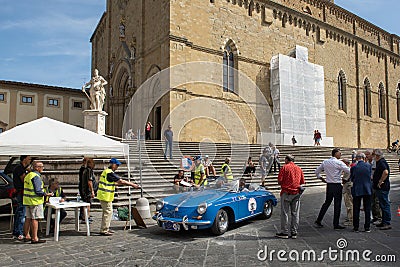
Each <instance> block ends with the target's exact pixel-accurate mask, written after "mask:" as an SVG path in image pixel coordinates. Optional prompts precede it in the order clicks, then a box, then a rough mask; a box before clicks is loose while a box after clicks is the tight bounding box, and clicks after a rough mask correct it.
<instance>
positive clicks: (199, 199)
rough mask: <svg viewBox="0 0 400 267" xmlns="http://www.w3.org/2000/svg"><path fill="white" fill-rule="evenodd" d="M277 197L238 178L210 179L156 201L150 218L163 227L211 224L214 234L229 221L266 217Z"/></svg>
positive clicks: (194, 226) (199, 227)
mask: <svg viewBox="0 0 400 267" xmlns="http://www.w3.org/2000/svg"><path fill="white" fill-rule="evenodd" d="M276 204H277V199H276V197H275V196H274V195H273V194H272V193H270V192H269V191H267V190H265V189H264V188H263V187H258V188H257V189H255V188H253V187H251V186H246V187H243V186H239V180H234V181H232V182H230V183H223V182H222V180H221V179H217V180H215V181H213V182H209V183H208V185H207V186H204V187H201V188H199V189H198V190H191V191H189V192H185V193H181V194H176V195H172V196H169V197H166V198H164V199H163V200H162V201H158V202H157V205H156V214H155V215H154V216H153V219H154V220H156V221H157V223H158V225H159V226H160V227H163V229H165V230H172V231H179V230H180V229H181V228H183V229H185V230H188V229H205V228H211V231H212V232H213V233H214V234H216V235H221V234H223V233H225V232H226V231H227V230H228V227H229V225H230V224H233V223H236V222H240V221H244V220H247V219H250V218H253V217H255V216H260V217H263V218H265V219H268V218H270V217H271V215H272V211H273V206H276Z"/></svg>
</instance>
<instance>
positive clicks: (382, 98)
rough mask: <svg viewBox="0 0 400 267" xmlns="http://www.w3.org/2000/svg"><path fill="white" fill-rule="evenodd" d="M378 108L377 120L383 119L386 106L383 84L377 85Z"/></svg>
mask: <svg viewBox="0 0 400 267" xmlns="http://www.w3.org/2000/svg"><path fill="white" fill-rule="evenodd" d="M378 90H379V91H378V107H379V118H381V119H385V118H386V116H385V113H386V105H385V88H384V87H383V83H379V89H378Z"/></svg>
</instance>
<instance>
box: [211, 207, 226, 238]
mask: <svg viewBox="0 0 400 267" xmlns="http://www.w3.org/2000/svg"><path fill="white" fill-rule="evenodd" d="M228 227H229V216H228V212H227V211H226V210H224V209H220V210H219V211H218V212H217V215H216V216H215V220H214V223H213V225H212V227H211V231H212V232H213V234H215V235H222V234H223V233H225V232H226V231H227V230H228Z"/></svg>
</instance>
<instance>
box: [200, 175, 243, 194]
mask: <svg viewBox="0 0 400 267" xmlns="http://www.w3.org/2000/svg"><path fill="white" fill-rule="evenodd" d="M204 190H222V191H234V192H236V191H238V190H239V179H233V180H232V181H230V182H226V181H225V179H224V178H223V177H216V178H215V179H208V184H207V185H206V186H204Z"/></svg>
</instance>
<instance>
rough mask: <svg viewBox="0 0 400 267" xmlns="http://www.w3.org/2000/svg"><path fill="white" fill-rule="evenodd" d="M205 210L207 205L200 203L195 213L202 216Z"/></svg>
mask: <svg viewBox="0 0 400 267" xmlns="http://www.w3.org/2000/svg"><path fill="white" fill-rule="evenodd" d="M206 210H207V203H201V204H200V205H199V206H198V207H197V212H198V213H199V214H200V215H201V214H204V213H205V212H206Z"/></svg>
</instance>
